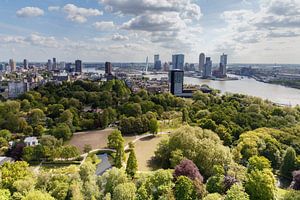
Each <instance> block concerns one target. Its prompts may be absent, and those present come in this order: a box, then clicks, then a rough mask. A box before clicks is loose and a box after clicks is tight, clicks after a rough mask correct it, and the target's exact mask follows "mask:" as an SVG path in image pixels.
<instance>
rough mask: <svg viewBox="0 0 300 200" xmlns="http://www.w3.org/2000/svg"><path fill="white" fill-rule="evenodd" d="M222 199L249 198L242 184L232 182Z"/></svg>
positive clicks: (244, 199) (239, 199)
mask: <svg viewBox="0 0 300 200" xmlns="http://www.w3.org/2000/svg"><path fill="white" fill-rule="evenodd" d="M224 200H249V195H248V194H247V193H246V192H245V189H244V188H243V186H241V185H239V184H234V185H233V186H232V187H231V188H230V189H229V190H228V191H227V194H226V196H225V199H224Z"/></svg>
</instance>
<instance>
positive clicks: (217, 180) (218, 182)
mask: <svg viewBox="0 0 300 200" xmlns="http://www.w3.org/2000/svg"><path fill="white" fill-rule="evenodd" d="M206 189H207V191H208V192H209V193H219V194H223V193H224V190H225V189H224V175H220V174H219V175H215V176H211V177H210V178H209V179H208V180H207V183H206Z"/></svg>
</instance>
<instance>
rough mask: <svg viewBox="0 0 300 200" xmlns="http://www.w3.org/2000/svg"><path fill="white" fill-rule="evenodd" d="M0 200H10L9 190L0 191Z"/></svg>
mask: <svg viewBox="0 0 300 200" xmlns="http://www.w3.org/2000/svg"><path fill="white" fill-rule="evenodd" d="M0 200H10V192H9V190H6V189H0Z"/></svg>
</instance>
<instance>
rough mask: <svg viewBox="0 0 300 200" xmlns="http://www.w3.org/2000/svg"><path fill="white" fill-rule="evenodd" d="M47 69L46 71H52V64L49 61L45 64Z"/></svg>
mask: <svg viewBox="0 0 300 200" xmlns="http://www.w3.org/2000/svg"><path fill="white" fill-rule="evenodd" d="M47 69H48V71H51V70H52V62H51V60H50V59H49V60H48V62H47Z"/></svg>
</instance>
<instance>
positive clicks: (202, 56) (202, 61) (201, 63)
mask: <svg viewBox="0 0 300 200" xmlns="http://www.w3.org/2000/svg"><path fill="white" fill-rule="evenodd" d="M204 65H205V54H204V53H201V54H200V55H199V68H198V70H197V71H198V72H201V73H203V71H204Z"/></svg>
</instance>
